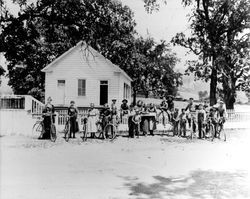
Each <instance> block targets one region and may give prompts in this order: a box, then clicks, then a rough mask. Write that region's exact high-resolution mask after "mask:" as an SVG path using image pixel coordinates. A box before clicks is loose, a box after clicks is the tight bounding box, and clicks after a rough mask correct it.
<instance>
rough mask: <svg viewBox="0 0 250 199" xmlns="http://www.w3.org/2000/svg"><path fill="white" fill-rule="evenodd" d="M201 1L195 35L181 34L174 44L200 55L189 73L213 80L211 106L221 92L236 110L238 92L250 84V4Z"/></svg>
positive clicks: (194, 17) (244, 1) (240, 0)
mask: <svg viewBox="0 0 250 199" xmlns="http://www.w3.org/2000/svg"><path fill="white" fill-rule="evenodd" d="M199 2H200V4H199V5H197V6H199V7H197V8H196V9H195V10H193V12H192V15H191V30H192V34H191V36H189V37H186V36H185V35H184V34H183V33H178V34H177V35H176V37H175V38H174V39H173V42H174V43H176V44H179V45H181V46H184V47H185V48H188V49H190V50H191V51H192V52H193V53H195V54H196V55H198V56H199V60H198V61H196V62H189V68H188V70H187V71H188V72H194V73H195V75H196V76H197V77H198V78H201V79H205V80H206V81H208V80H209V81H210V103H211V105H213V104H215V103H216V97H217V95H216V92H217V91H221V92H222V93H223V95H222V96H223V98H224V101H225V102H226V107H227V108H228V109H233V108H234V102H235V98H236V90H237V89H243V90H245V89H246V88H247V87H248V85H249V83H247V81H248V80H249V79H248V78H249V67H250V66H249V64H248V61H247V60H249V42H248V41H249V34H244V31H245V30H246V29H247V28H248V27H249V26H248V23H247V22H248V21H249V20H250V1H249V0H238V1H235V0H214V1H211V0H210V1H206V0H201V1H199ZM241 34H244V35H243V36H242V35H241ZM218 82H219V83H222V89H218Z"/></svg>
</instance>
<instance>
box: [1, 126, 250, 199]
mask: <svg viewBox="0 0 250 199" xmlns="http://www.w3.org/2000/svg"><path fill="white" fill-rule="evenodd" d="M227 133H228V140H227V142H224V141H222V140H218V139H216V140H215V141H214V142H211V141H208V140H197V139H195V140H187V139H185V138H177V137H171V136H159V135H157V136H154V137H151V136H148V137H140V138H139V139H129V138H126V137H118V138H117V139H116V140H114V141H113V142H110V141H102V140H91V139H89V140H88V141H87V142H85V143H83V142H82V141H81V139H80V138H79V136H80V135H78V138H77V139H75V140H70V142H69V143H66V142H65V141H64V139H63V138H61V135H59V138H58V140H57V141H56V143H51V142H50V141H44V140H43V141H40V140H37V139H35V138H28V137H21V136H4V137H1V138H0V144H1V145H0V146H1V163H0V165H1V168H0V169H1V170H0V172H1V173H0V179H1V181H0V185H1V187H0V198H1V199H7V198H11V199H12V198H18V199H29V198H30V199H31V198H32V199H34V198H36V199H37V198H38V199H40V198H48V199H49V198H53V199H59V198H65V199H66V198H67V199H68V198H76V199H78V198H101V199H102V198H138V199H139V198H174V199H181V198H185V199H186V198H197V199H207V198H216V199H224V198H232V199H235V198H239V199H244V198H250V187H249V186H250V181H249V172H250V171H249V169H250V162H249V154H248V152H249V151H250V131H249V130H228V131H227Z"/></svg>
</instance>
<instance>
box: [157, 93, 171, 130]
mask: <svg viewBox="0 0 250 199" xmlns="http://www.w3.org/2000/svg"><path fill="white" fill-rule="evenodd" d="M160 110H161V112H160V114H159V116H160V115H161V114H162V119H163V126H164V127H166V124H167V122H168V118H169V117H168V112H167V111H168V103H167V100H166V98H165V97H163V100H162V102H161V104H160ZM159 116H158V117H159Z"/></svg>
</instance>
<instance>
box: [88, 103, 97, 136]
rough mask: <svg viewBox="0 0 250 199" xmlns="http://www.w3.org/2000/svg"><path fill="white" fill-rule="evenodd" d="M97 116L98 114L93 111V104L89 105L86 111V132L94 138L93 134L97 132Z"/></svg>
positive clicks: (95, 110)
mask: <svg viewBox="0 0 250 199" xmlns="http://www.w3.org/2000/svg"><path fill="white" fill-rule="evenodd" d="M98 115H99V112H98V110H97V109H95V105H94V103H91V104H90V109H89V110H88V120H87V132H88V133H90V137H91V138H94V137H95V133H96V132H97V125H96V123H97V122H98Z"/></svg>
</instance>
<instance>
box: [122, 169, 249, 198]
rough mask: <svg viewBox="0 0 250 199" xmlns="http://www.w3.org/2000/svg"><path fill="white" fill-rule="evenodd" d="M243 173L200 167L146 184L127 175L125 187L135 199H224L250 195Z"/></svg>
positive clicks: (159, 177) (158, 178)
mask: <svg viewBox="0 0 250 199" xmlns="http://www.w3.org/2000/svg"><path fill="white" fill-rule="evenodd" d="M246 177H247V174H246V173H243V172H236V173H230V172H216V171H202V170H197V171H194V172H192V173H191V174H190V175H189V176H188V177H184V178H165V177H162V176H154V177H153V178H154V180H155V182H154V183H152V184H146V183H143V182H138V179H137V178H130V177H124V180H125V181H126V183H125V186H126V187H127V188H129V190H130V194H129V195H130V196H131V197H133V198H138V199H139V198H158V199H161V198H176V199H179V198H185V199H186V198H194V199H207V198H209V199H211V198H215V199H225V198H230V199H231V198H232V199H235V198H241V199H243V198H250V193H249V187H248V186H247V184H246Z"/></svg>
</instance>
